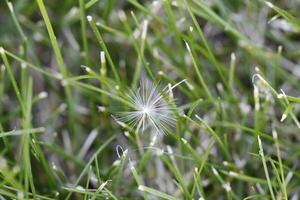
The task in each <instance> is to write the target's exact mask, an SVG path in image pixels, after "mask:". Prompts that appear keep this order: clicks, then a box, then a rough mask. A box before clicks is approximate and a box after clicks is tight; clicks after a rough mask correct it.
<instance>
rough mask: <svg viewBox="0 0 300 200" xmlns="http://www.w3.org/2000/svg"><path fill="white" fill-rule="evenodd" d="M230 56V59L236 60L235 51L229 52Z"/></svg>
mask: <svg viewBox="0 0 300 200" xmlns="http://www.w3.org/2000/svg"><path fill="white" fill-rule="evenodd" d="M230 58H231V60H232V61H235V60H236V57H235V53H231V55H230Z"/></svg>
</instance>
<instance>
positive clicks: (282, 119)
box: [280, 113, 287, 122]
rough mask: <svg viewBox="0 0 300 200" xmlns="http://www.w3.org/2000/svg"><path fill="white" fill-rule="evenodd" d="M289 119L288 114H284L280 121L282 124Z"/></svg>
mask: <svg viewBox="0 0 300 200" xmlns="http://www.w3.org/2000/svg"><path fill="white" fill-rule="evenodd" d="M286 118H287V114H286V113H283V114H282V116H281V119H280V122H283V121H284V120H285V119H286Z"/></svg>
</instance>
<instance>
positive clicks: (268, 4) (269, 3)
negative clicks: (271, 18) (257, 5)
mask: <svg viewBox="0 0 300 200" xmlns="http://www.w3.org/2000/svg"><path fill="white" fill-rule="evenodd" d="M265 3H266V5H267V6H269V7H270V8H274V5H273V4H272V3H271V2H269V1H266V2H265Z"/></svg>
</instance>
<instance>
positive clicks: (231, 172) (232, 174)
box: [228, 171, 238, 176]
mask: <svg viewBox="0 0 300 200" xmlns="http://www.w3.org/2000/svg"><path fill="white" fill-rule="evenodd" d="M228 175H229V176H238V173H236V172H233V171H229V173H228Z"/></svg>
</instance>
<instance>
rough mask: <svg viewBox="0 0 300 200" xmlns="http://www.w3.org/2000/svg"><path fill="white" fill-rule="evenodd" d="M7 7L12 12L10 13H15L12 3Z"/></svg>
mask: <svg viewBox="0 0 300 200" xmlns="http://www.w3.org/2000/svg"><path fill="white" fill-rule="evenodd" d="M7 5H8V9H9V10H10V12H14V7H13V5H12V3H11V2H10V1H9V2H8V3H7Z"/></svg>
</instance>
